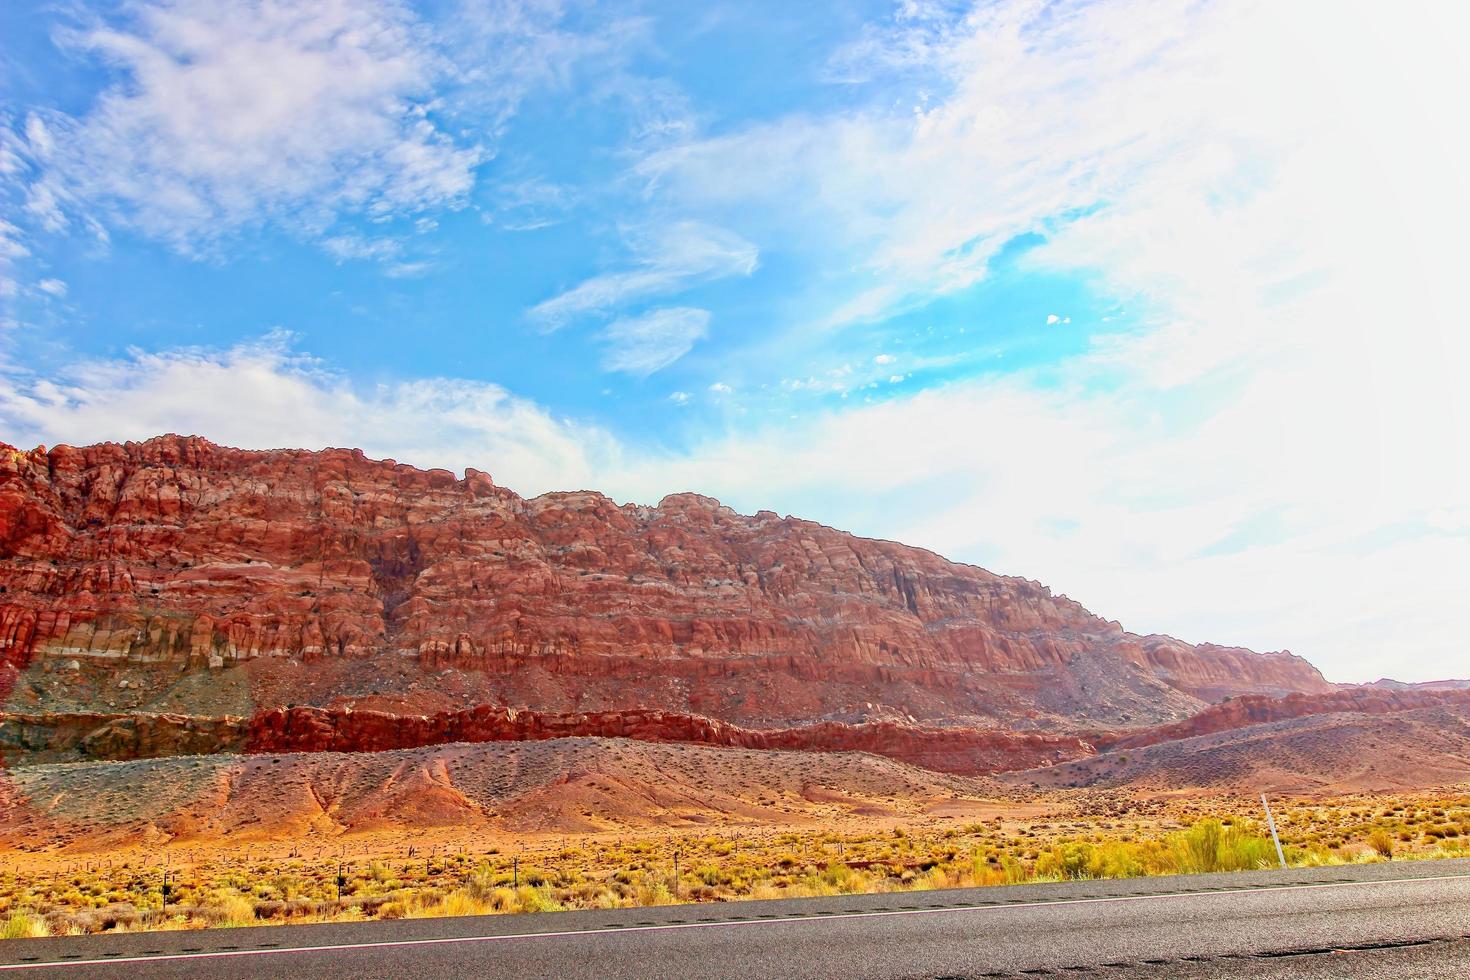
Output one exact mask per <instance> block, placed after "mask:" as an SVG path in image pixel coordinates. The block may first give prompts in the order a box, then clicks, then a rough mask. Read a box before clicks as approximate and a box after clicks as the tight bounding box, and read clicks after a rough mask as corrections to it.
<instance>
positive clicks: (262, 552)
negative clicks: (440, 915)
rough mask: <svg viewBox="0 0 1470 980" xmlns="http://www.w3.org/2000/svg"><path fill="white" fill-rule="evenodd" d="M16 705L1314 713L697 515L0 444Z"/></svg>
mask: <svg viewBox="0 0 1470 980" xmlns="http://www.w3.org/2000/svg"><path fill="white" fill-rule="evenodd" d="M0 656H3V670H4V675H3V677H0V683H3V684H4V685H5V690H6V691H7V692H8V695H7V698H6V707H7V708H8V710H10V711H12V712H19V713H26V714H37V713H47V712H50V713H67V712H99V713H123V714H127V713H136V712H143V711H149V712H157V711H170V712H175V713H181V714H190V715H203V716H211V717H212V716H221V715H240V716H245V717H250V716H254V715H258V714H260V713H262V712H266V711H270V710H272V709H276V708H285V707H287V706H289V705H292V704H303V705H316V706H320V707H324V708H333V709H345V708H359V709H374V710H378V711H382V712H386V713H390V714H394V713H396V714H437V713H442V712H453V711H463V710H466V709H470V708H474V707H476V706H479V705H495V706H518V707H526V708H532V709H536V710H539V711H546V712H559V713H574V712H626V711H645V710H656V711H665V712H672V713H676V714H683V715H699V716H705V717H708V718H711V719H714V720H716V721H721V722H728V723H732V724H736V725H741V726H747V727H760V728H770V727H789V726H791V725H801V724H809V723H811V722H814V721H832V722H841V723H846V724H861V723H866V722H885V721H887V722H892V721H901V722H918V723H923V724H930V725H966V726H971V727H976V728H991V727H996V726H1001V727H1009V728H1023V729H1045V730H1051V731H1058V732H1060V731H1081V730H1086V729H1092V728H1099V727H1102V728H1119V727H1133V726H1142V725H1150V724H1158V723H1164V722H1169V721H1175V720H1179V719H1182V718H1184V717H1186V716H1188V715H1190V714H1192V713H1194V712H1196V711H1198V710H1199V709H1200V708H1202V707H1203V706H1204V705H1205V703H1207V702H1211V701H1215V700H1218V699H1220V698H1222V697H1225V696H1228V695H1239V694H1251V693H1256V694H1268V695H1281V694H1287V693H1292V692H1321V691H1327V690H1330V689H1331V685H1329V684H1327V683H1326V682H1325V681H1324V680H1323V679H1322V677H1321V675H1320V674H1319V673H1318V672H1317V671H1316V670H1315V669H1313V668H1312V667H1311V666H1310V665H1309V664H1307V663H1306V662H1305V661H1303V660H1301V659H1300V658H1297V657H1294V656H1292V655H1289V654H1284V653H1277V654H1256V653H1252V652H1250V651H1247V650H1241V649H1236V648H1227V647H1217V646H1210V645H1201V646H1191V645H1189V644H1186V643H1182V642H1180V641H1178V640H1174V639H1171V638H1169V637H1162V636H1137V635H1134V634H1131V633H1128V632H1125V631H1124V630H1123V629H1122V628H1121V627H1120V626H1119V625H1118V624H1117V623H1113V622H1108V621H1106V620H1103V619H1101V618H1099V617H1097V616H1094V615H1093V614H1091V613H1089V612H1088V611H1087V610H1085V609H1083V608H1082V607H1081V606H1079V605H1078V604H1077V603H1075V602H1073V601H1071V600H1069V599H1067V598H1065V597H1063V596H1058V595H1054V594H1053V593H1052V592H1051V591H1050V590H1048V589H1047V588H1045V587H1044V586H1042V585H1039V584H1038V583H1035V582H1031V581H1027V580H1025V579H1019V578H1010V577H1004V576H1000V575H995V574H992V573H990V572H987V571H985V570H983V569H980V568H976V567H973V566H968V565H961V564H956V563H953V562H949V561H946V560H944V559H943V558H940V557H939V556H937V555H935V554H932V553H930V552H927V551H922V550H920V549H916V548H910V547H906V546H903V545H900V544H895V543H893V542H887V541H874V540H867V539H862V538H857V537H854V536H852V535H849V534H845V533H842V532H838V531H834V530H832V529H830V528H826V527H823V526H821V525H818V524H814V523H811V522H809V521H802V520H797V519H794V518H789V517H787V518H783V517H779V516H777V515H776V514H774V513H771V512H768V511H763V512H760V513H757V514H755V515H753V516H743V515H740V514H737V513H735V512H734V511H732V510H731V509H730V508H728V507H724V506H721V505H720V504H719V503H718V502H717V501H714V500H711V499H709V498H706V497H700V496H697V495H694V494H679V495H675V496H671V497H667V498H665V499H664V500H662V501H661V502H660V503H659V504H658V506H656V507H646V506H635V505H631V504H628V505H621V506H620V505H618V504H615V503H614V502H613V501H611V500H609V499H608V498H607V497H604V496H602V495H600V494H597V493H591V492H577V493H553V494H546V495H543V496H540V497H536V498H534V499H529V500H528V499H523V498H521V497H519V496H517V495H516V494H514V493H512V492H511V491H509V490H506V489H504V488H501V487H498V486H496V485H495V484H494V483H493V482H492V481H491V479H490V477H489V476H488V475H486V474H484V473H481V472H479V471H476V470H469V471H467V472H466V473H465V475H464V476H463V477H462V478H459V477H456V476H455V475H454V474H452V473H450V472H448V471H444V470H427V471H426V470H419V469H415V468H413V467H410V466H406V465H401V464H397V463H395V462H393V461H391V460H383V461H375V460H370V459H368V458H366V457H365V456H364V455H363V454H362V453H360V452H357V451H351V450H335V449H333V450H326V451H323V452H307V451H295V450H280V451H270V452H247V451H241V450H235V449H227V448H222V447H219V446H215V445H213V444H211V443H209V442H206V441H205V440H202V439H198V438H184V437H176V436H167V437H161V438H158V439H152V440H149V441H148V442H144V443H127V444H124V445H114V444H103V445H97V446H90V447H85V448H73V447H68V446H58V447H55V448H53V449H51V450H49V451H45V450H42V449H36V450H33V451H30V452H22V451H19V450H16V449H12V448H10V447H0Z"/></svg>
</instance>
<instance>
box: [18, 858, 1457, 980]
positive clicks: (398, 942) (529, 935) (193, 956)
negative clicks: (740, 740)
mask: <svg viewBox="0 0 1470 980" xmlns="http://www.w3.org/2000/svg"><path fill="white" fill-rule="evenodd" d="M1462 879H1464V880H1470V874H1458V875H1433V876H1430V877H1425V878H1380V879H1378V880H1377V881H1333V882H1325V883H1322V884H1308V885H1253V886H1250V887H1246V888H1228V889H1223V890H1220V891H1189V892H1164V893H1159V894H1153V895H1118V896H1114V897H1111V898H1056V899H1048V900H1046V901H1041V902H1016V903H1008V904H1002V905H994V904H989V905H961V906H958V907H955V906H951V907H948V908H938V909H928V908H925V909H891V910H889V911H886V912H832V913H828V914H826V915H785V916H781V917H779V918H774V919H745V920H741V921H730V920H721V921H716V922H681V923H672V922H671V923H664V924H661V925H651V926H624V927H611V928H602V929H565V930H562V931H559V932H517V933H508V934H505V935H499V936H443V937H439V938H436V939H388V940H382V941H379V942H371V943H336V944H329V945H325V946H282V947H277V948H272V949H223V950H216V951H212V952H208V953H205V952H199V953H163V954H160V955H156V956H107V957H103V958H101V959H95V960H55V961H52V962H49V963H0V970H46V969H52V968H55V967H66V968H75V967H79V966H105V965H108V964H113V963H163V962H167V961H169V960H209V959H217V958H220V957H235V956H272V955H278V954H283V953H327V952H332V951H337V950H349V949H392V948H394V947H400V946H441V945H446V944H450V943H493V942H505V941H508V940H513V939H565V938H567V937H569V936H600V935H610V934H614V933H619V934H626V933H630V932H670V931H673V930H675V929H711V928H715V927H725V928H731V927H735V926H778V925H783V924H785V923H788V922H817V921H822V922H832V921H834V920H837V919H874V918H879V917H881V916H890V915H939V914H943V913H956V912H1007V911H1010V910H1011V909H1030V908H1044V907H1048V906H1054V905H1104V904H1108V903H1112V902H1142V901H1149V900H1157V899H1161V898H1194V897H1200V896H1204V897H1214V896H1218V895H1248V894H1253V893H1257V892H1262V893H1265V892H1270V893H1273V894H1274V893H1277V892H1295V891H1305V890H1307V889H1314V888H1348V887H1351V886H1356V885H1393V884H1402V883H1405V882H1416V881H1456V880H1462ZM282 928H290V927H289V926H284V927H282Z"/></svg>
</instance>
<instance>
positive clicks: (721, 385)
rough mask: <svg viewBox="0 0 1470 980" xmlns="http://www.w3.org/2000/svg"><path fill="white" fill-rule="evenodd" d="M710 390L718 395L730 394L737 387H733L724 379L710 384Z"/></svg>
mask: <svg viewBox="0 0 1470 980" xmlns="http://www.w3.org/2000/svg"><path fill="white" fill-rule="evenodd" d="M708 390H709V391H712V392H714V393H715V394H716V395H728V394H730V392H732V391H734V390H735V389H734V388H731V387H730V386H729V385H727V384H725V382H723V381H716V382H715V383H714V384H712V385H710V386H709V389H708Z"/></svg>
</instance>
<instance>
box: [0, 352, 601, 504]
mask: <svg viewBox="0 0 1470 980" xmlns="http://www.w3.org/2000/svg"><path fill="white" fill-rule="evenodd" d="M287 340H288V338H286V337H284V336H275V337H271V338H267V339H266V340H265V341H262V342H260V343H254V344H246V345H241V346H238V347H234V348H231V349H229V350H224V351H211V350H203V349H193V350H191V349H186V350H175V351H167V352H162V353H144V352H134V353H133V354H132V355H131V356H129V357H127V358H124V359H119V360H93V361H84V362H80V363H77V364H74V365H72V366H71V367H69V368H68V369H66V370H65V371H63V372H61V373H59V374H57V375H54V376H37V375H33V374H29V373H26V372H24V371H21V370H19V369H17V368H16V367H14V366H13V365H5V366H4V367H3V369H0V425H3V432H4V438H5V440H6V441H9V442H12V443H14V444H18V445H21V446H25V447H27V448H28V447H29V446H31V445H35V444H46V445H55V444H58V443H62V442H65V443H71V444H74V445H84V444H87V443H91V442H95V441H98V440H103V439H110V440H124V439H147V438H151V437H152V436H156V435H159V434H160V433H165V432H179V433H184V434H197V435H202V436H205V437H206V438H209V439H211V440H213V441H215V442H219V443H223V444H226V445H232V446H240V447H245V448H255V449H268V448H274V447H307V448H312V449H320V448H323V447H327V446H352V447H360V448H362V449H364V450H365V451H367V452H368V453H369V454H371V455H373V456H378V457H392V458H394V459H398V460H402V461H405V462H411V463H415V464H417V465H420V466H446V467H455V468H463V467H464V466H477V467H479V468H481V469H486V470H489V471H490V472H491V473H492V475H493V476H494V477H495V478H496V479H497V481H499V482H501V483H503V484H505V485H508V486H511V487H513V488H514V489H516V490H517V491H519V492H521V493H528V494H530V493H540V492H543V491H546V490H552V489H566V488H568V487H574V486H580V487H596V486H597V485H598V474H600V473H605V472H609V471H611V470H613V469H616V468H617V464H616V459H617V453H618V447H617V444H616V442H615V441H614V440H613V439H612V438H611V437H610V436H608V435H607V434H606V433H605V432H603V431H602V430H600V429H598V428H596V427H595V426H588V425H582V424H579V423H576V422H573V421H570V420H567V419H561V418H557V417H555V416H553V415H552V414H550V413H549V412H547V411H546V410H545V409H543V408H541V407H539V406H537V405H535V404H534V403H532V402H529V401H527V400H525V399H523V398H517V397H515V396H514V395H512V394H510V393H509V392H507V391H506V390H505V389H504V388H501V387H500V386H498V385H494V384H484V383H480V382H471V381H463V380H457V379H453V378H425V379H422V380H417V381H409V382H403V383H398V384H391V385H377V386H369V387H361V386H355V385H353V384H351V383H349V382H348V381H347V380H346V379H344V378H343V377H341V376H339V375H336V374H334V373H332V372H330V371H328V370H325V369H324V368H323V367H322V366H321V365H320V364H318V363H317V362H316V361H314V360H312V359H311V358H308V357H303V356H301V355H298V354H294V353H292V352H291V350H290V349H289V347H288V346H287Z"/></svg>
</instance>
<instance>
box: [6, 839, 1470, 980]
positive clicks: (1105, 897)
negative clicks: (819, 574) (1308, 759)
mask: <svg viewBox="0 0 1470 980" xmlns="http://www.w3.org/2000/svg"><path fill="white" fill-rule="evenodd" d="M11 975H13V976H17V977H37V978H40V977H47V976H49V977H62V976H65V977H82V978H97V980H102V978H129V980H135V978H137V977H139V976H147V977H150V978H175V977H177V978H186V977H190V978H192V977H241V978H245V977H250V978H254V977H282V976H290V977H340V978H358V977H423V976H437V977H448V978H452V980H460V978H464V980H468V978H471V977H481V976H495V977H557V978H562V977H566V978H576V977H587V978H594V977H595V978H597V980H618V978H645V977H666V976H667V977H680V978H694V977H731V978H740V980H753V978H762V977H915V978H918V977H923V978H942V977H967V978H968V977H987V978H988V977H1001V976H1021V977H1034V976H1047V975H1051V976H1088V975H1103V976H1112V977H1247V976H1248V977H1253V978H1255V977H1283V978H1285V977H1292V978H1297V977H1304V978H1305V977H1354V978H1357V977H1393V978H1396V980H1397V978H1414V977H1424V978H1442V977H1457V976H1464V977H1470V860H1457V861H1437V862H1417V863H1397V864H1377V865H1363V866H1356V867H1343V868H1306V869H1294V870H1292V871H1270V872H1250V873H1246V874H1233V875H1195V876H1189V877H1181V878H1150V879H1134V880H1129V881H1097V882H1075V883H1068V884H1053V885H1023V886H1014V887H1008V888H984V889H966V890H959V891H933V892H913V893H907V894H901V895H862V896H843V897H840V898H822V899H793V900H786V901H776V902H736V903H728V904H706V905H680V906H666V907H663V908H656V909H616V910H610V911H586V912H563V913H552V914H542V915H528V916H486V917H472V918H456V919H415V920H399V921H393V922H372V923H351V924H341V925H316V926H294V927H293V926H267V927H259V928H250V929H221V930H211V931H205V932H172V933H140V934H133V935H120V936H78V937H64V938H55V939H27V940H10V941H7V942H0V980H3V977H4V976H11Z"/></svg>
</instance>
